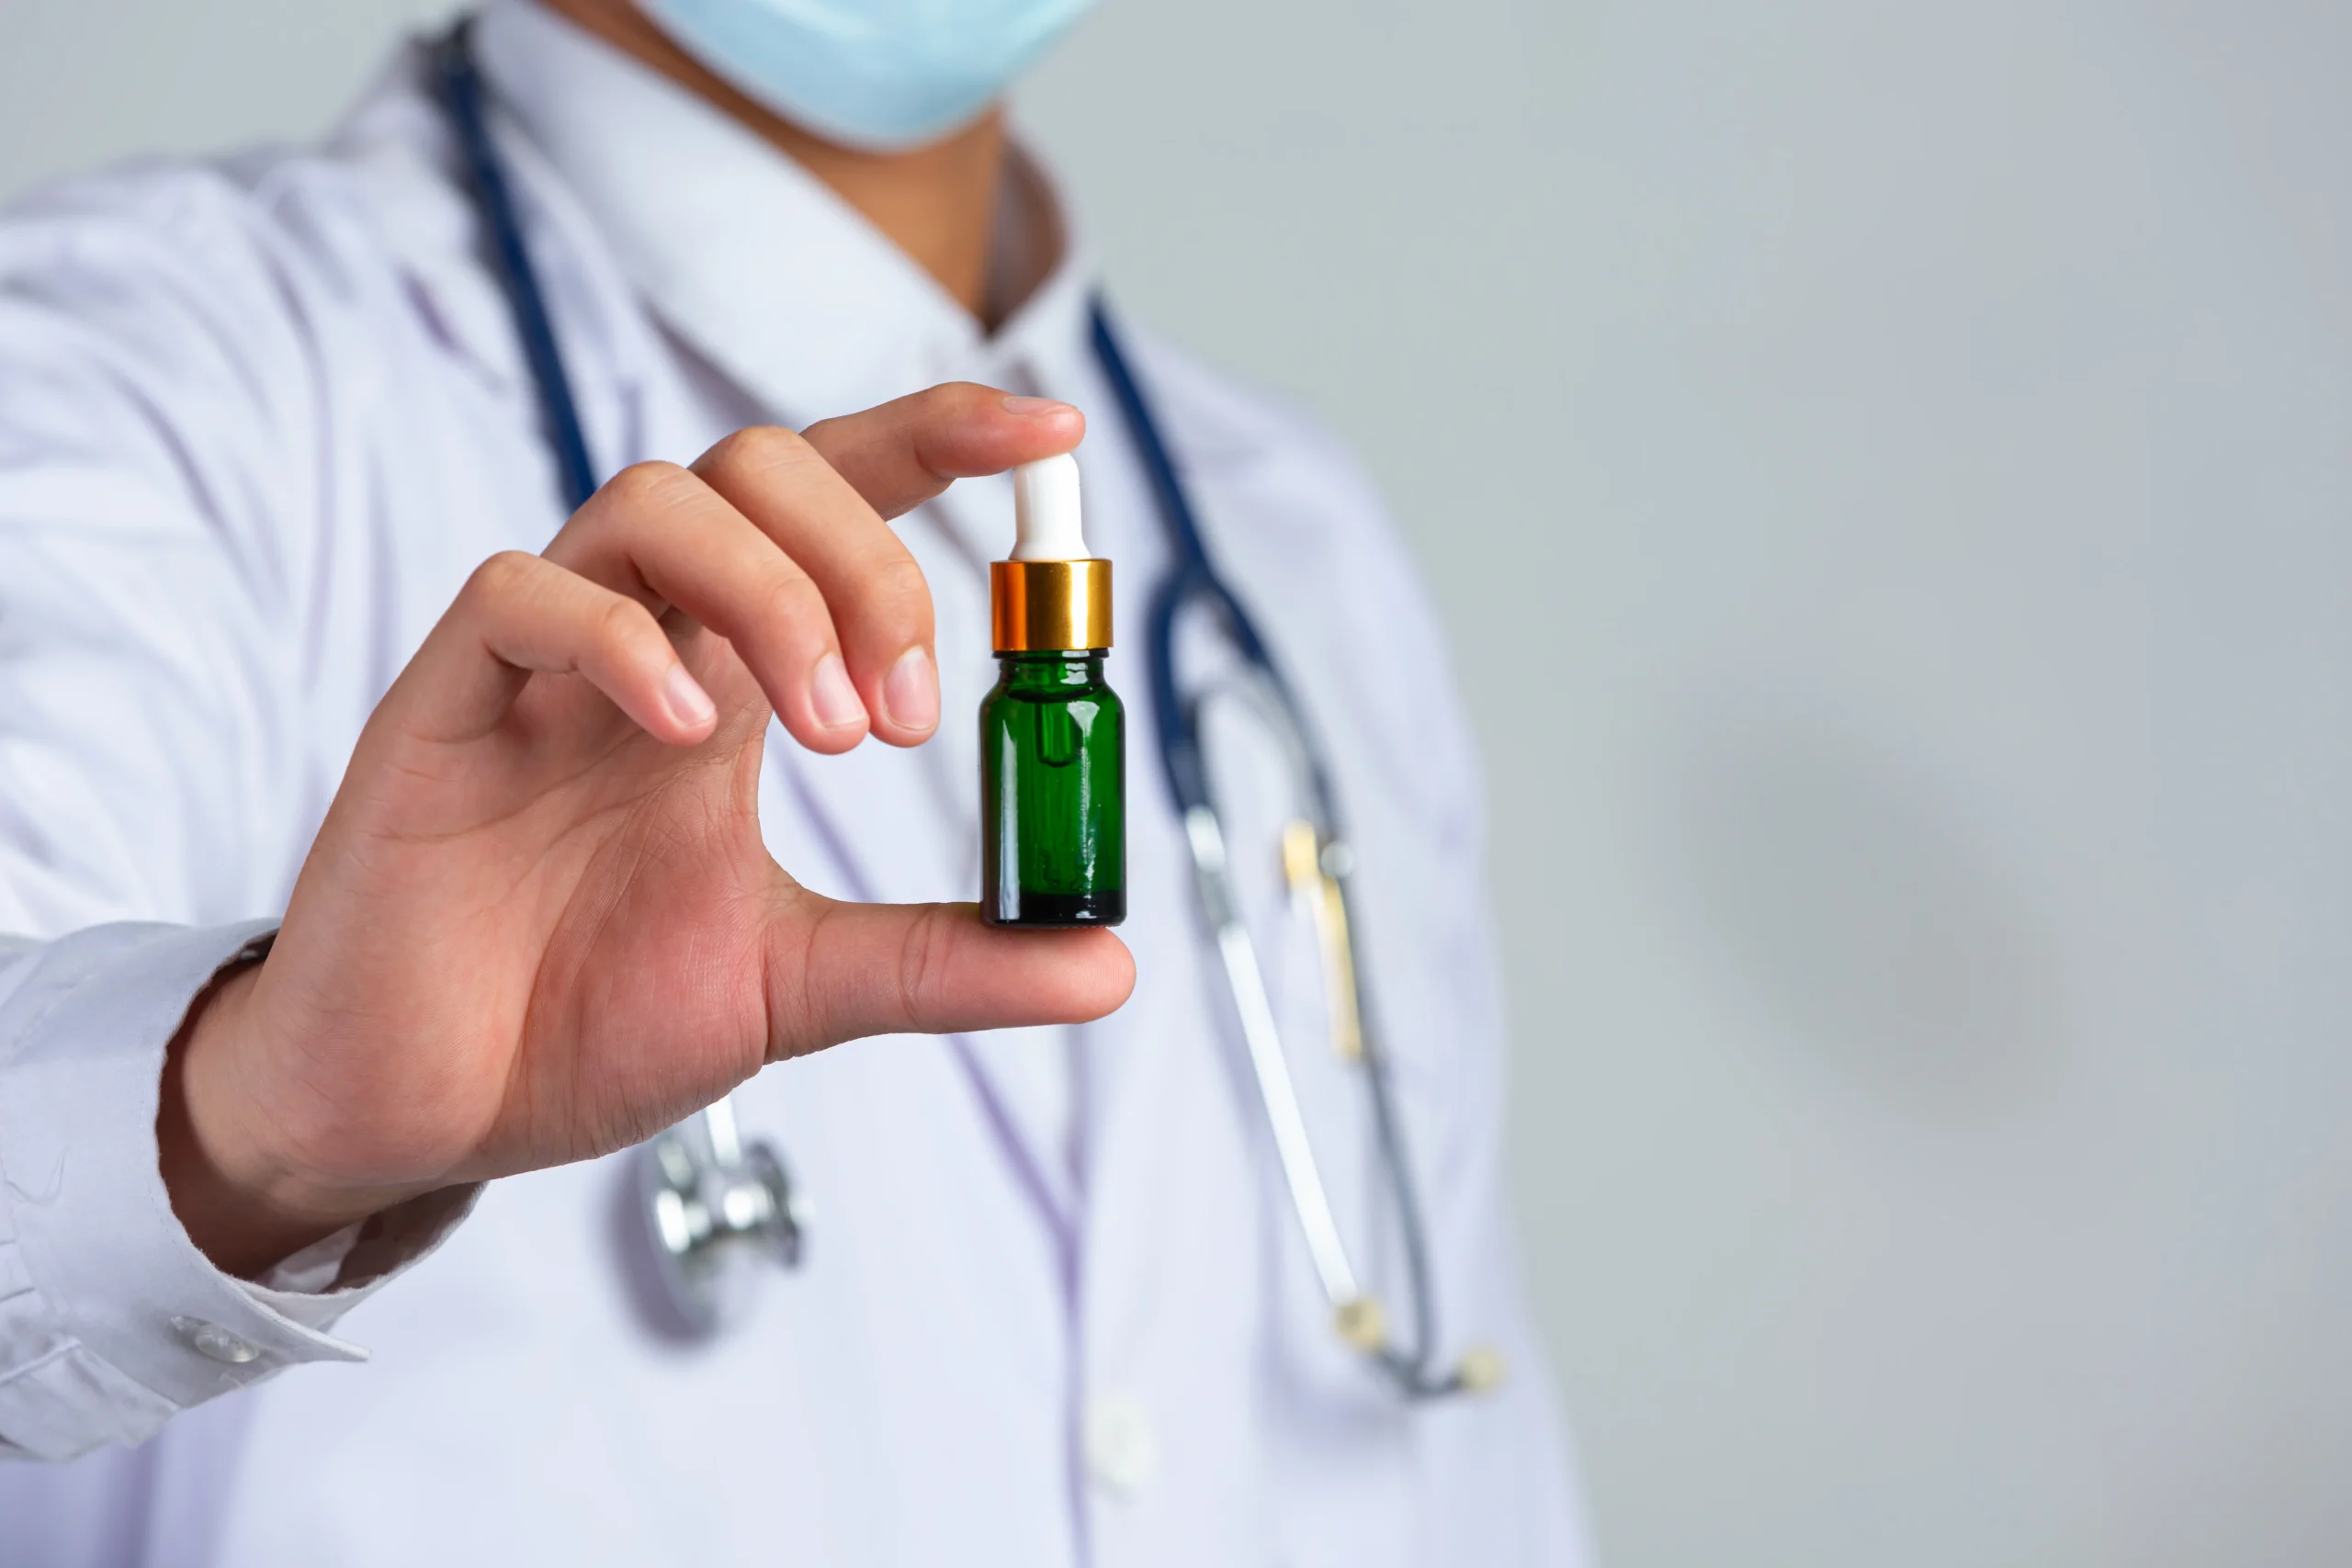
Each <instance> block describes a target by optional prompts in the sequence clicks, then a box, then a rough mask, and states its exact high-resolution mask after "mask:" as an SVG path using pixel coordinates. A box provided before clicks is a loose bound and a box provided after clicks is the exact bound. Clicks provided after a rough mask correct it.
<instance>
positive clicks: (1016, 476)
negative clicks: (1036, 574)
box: [1011, 452, 1093, 560]
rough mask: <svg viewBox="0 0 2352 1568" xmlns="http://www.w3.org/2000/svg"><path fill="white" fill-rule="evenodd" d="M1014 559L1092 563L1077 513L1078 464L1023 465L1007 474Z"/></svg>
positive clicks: (1066, 458)
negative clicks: (1010, 476)
mask: <svg viewBox="0 0 2352 1568" xmlns="http://www.w3.org/2000/svg"><path fill="white" fill-rule="evenodd" d="M1092 558H1093V557H1092V556H1091V555H1090V554H1089V553H1088V551H1087V548H1086V530H1085V527H1084V525H1083V524H1082V523H1081V522H1080V516H1079V509H1078V459H1077V458H1075V457H1071V456H1070V455H1069V453H1067V452H1065V453H1063V454H1062V455H1061V456H1060V457H1046V458H1041V459H1039V460H1038V461H1037V462H1035V463H1023V464H1022V465H1021V466H1020V467H1018V468H1014V469H1013V470H1012V556H1011V559H1013V560H1091V559H1092Z"/></svg>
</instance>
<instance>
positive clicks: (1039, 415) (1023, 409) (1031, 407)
mask: <svg viewBox="0 0 2352 1568" xmlns="http://www.w3.org/2000/svg"><path fill="white" fill-rule="evenodd" d="M1068 411H1069V404H1068V403H1059V402H1056V401H1055V400H1053V399H1051V398H1021V397H1013V396H1011V395H1009V394H1008V395H1007V396H1006V398H1005V400H1004V412H1007V413H1017V414H1019V415H1020V416H1021V417H1022V418H1023V419H1043V418H1045V417H1046V415H1047V414H1056V413H1063V412H1068Z"/></svg>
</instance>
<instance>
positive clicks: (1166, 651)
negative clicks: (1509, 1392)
mask: <svg viewBox="0 0 2352 1568" xmlns="http://www.w3.org/2000/svg"><path fill="white" fill-rule="evenodd" d="M1091 336H1092V339H1093V344H1094V354H1095V357H1096V358H1097V359H1098V360H1099V361H1100V362H1101V363H1102V366H1103V374H1104V376H1105V378H1107V379H1108V380H1109V381H1110V383H1111V389H1112V393H1113V395H1114V397H1115V398H1116V399H1117V400H1118V404H1119V412H1120V413H1121V414H1122V415H1123V416H1124V417H1125V421H1126V424H1127V431H1128V434H1129V436H1130V437H1131V438H1132V439H1133V440H1134V442H1135V444H1136V452H1137V454H1138V455H1139V456H1140V457H1141V458H1142V460H1143V466H1144V470H1145V473H1146V475H1147V477H1148V479H1150V481H1151V489H1152V494H1153V497H1154V499H1155V500H1156V501H1157V502H1159V513H1160V517H1161V520H1162V522H1163V523H1164V525H1165V526H1166V529H1167V534H1168V539H1169V543H1170V547H1171V551H1172V554H1173V555H1174V560H1173V561H1172V562H1171V563H1170V569H1169V574H1168V578H1167V580H1166V581H1164V582H1163V583H1162V584H1161V585H1160V588H1159V593H1158V595H1157V596H1156V597H1155V599H1154V601H1153V604H1152V606H1151V616H1150V657H1151V695H1152V721H1153V725H1154V728H1155V730H1156V731H1157V734H1158V737H1159V754H1160V761H1161V764H1162V767H1163V770H1164V772H1165V773H1166V774H1167V779H1168V788H1169V794H1170V797H1171V799H1172V800H1173V802H1174V804H1175V807H1176V811H1177V815H1178V817H1179V818H1180V819H1181V820H1182V823H1183V826H1184V840H1185V845H1186V848H1187V849H1188V850H1189V852H1191V856H1192V861H1193V883H1194V886H1195V889H1196V891H1197V892H1198V894H1199V897H1200V903H1201V910H1202V914H1203V917H1204V919H1205V920H1206V922H1207V924H1208V927H1209V931H1210V936H1211V939H1212V940H1213V941H1214V942H1215V943H1216V949H1217V956H1218V961H1219V964H1220V965H1221V966H1222V967H1223V969H1224V971H1225V976H1226V984H1227V989H1228V990H1229V991H1230V992H1231V994H1232V998H1233V1004H1234V1011H1235V1014H1236V1016H1237V1018H1238V1021H1239V1023H1240V1026H1241V1033H1242V1042H1243V1045H1244V1047H1245V1049H1246V1051H1247V1054H1248V1055H1249V1058H1250V1074H1251V1076H1252V1077H1253V1078H1255V1080H1256V1082H1257V1086H1258V1092H1259V1099H1260V1100H1261V1102H1262V1104H1263V1105H1264V1107H1265V1111H1266V1122H1267V1127H1268V1131H1269V1132H1270V1134H1272V1139H1273V1144H1274V1154H1275V1159H1276V1162H1277V1163H1278V1164H1279V1166H1280V1167H1281V1169H1282V1176H1283V1186H1284V1188H1285V1189H1286V1190H1287V1191H1288V1193H1289V1196H1290V1201H1291V1208H1292V1210H1293V1212H1294V1213H1295V1216H1296V1218H1297V1220H1298V1225H1299V1231H1300V1234H1301V1235H1302V1237H1303V1238H1304V1239H1305V1241H1306V1249H1307V1255H1308V1258H1310V1260H1311V1261H1312V1262H1313V1264H1314V1268H1315V1274H1316V1279H1317V1283H1318V1284H1319V1285H1320V1286H1321V1288H1322V1292H1323V1296H1324V1301H1325V1303H1326V1304H1327V1305H1329V1308H1330V1311H1331V1314H1332V1323H1333V1325H1334V1327H1335V1328H1336V1329H1337V1331H1338V1333H1339V1335H1340V1338H1342V1339H1344V1340H1345V1341H1347V1342H1348V1344H1350V1345H1351V1346H1352V1347H1354V1348H1356V1349H1358V1350H1360V1351H1362V1352H1363V1354H1364V1355H1366V1356H1367V1357H1369V1358H1370V1359H1371V1360H1372V1361H1373V1363H1374V1365H1376V1366H1378V1367H1379V1368H1380V1369H1381V1370H1382V1371H1384V1372H1385V1374H1386V1375H1387V1376H1388V1378H1389V1380H1390V1381H1391V1382H1394V1383H1395V1384H1396V1385H1397V1389H1398V1390H1399V1391H1400V1392H1402V1393H1404V1394H1405V1395H1406V1396H1407V1397H1408V1398H1410V1399H1416V1400H1419V1399H1434V1398H1440V1397H1442V1396H1444V1395H1447V1394H1452V1393H1469V1392H1477V1391H1480V1390H1484V1389H1486V1388H1488V1387H1491V1386H1493V1384H1494V1383H1495V1382H1498V1380H1499V1378H1500V1377H1501V1372H1502V1365H1501V1361H1500V1359H1499V1358H1498V1356H1497V1355H1496V1354H1495V1353H1494V1352H1493V1351H1492V1350H1490V1349H1487V1348H1472V1349H1470V1350H1468V1351H1467V1352H1465V1353H1464V1355H1463V1356H1462V1357H1461V1359H1459V1360H1457V1361H1456V1362H1455V1363H1454V1364H1453V1366H1451V1367H1441V1366H1439V1365H1438V1361H1437V1344H1436V1315H1435V1306H1434V1303H1433V1293H1434V1292H1433V1290H1432V1287H1431V1282H1430V1258H1429V1236H1428V1228H1427V1225H1426V1224H1425V1223H1424V1218H1423V1213H1422V1210H1421V1204H1420V1199H1419V1193H1418V1192H1417V1191H1416V1190H1415V1188H1414V1183H1413V1174H1412V1165H1411V1161H1410V1160H1409V1159H1408V1157H1407V1154H1406V1149H1405V1139H1404V1128H1403V1126H1402V1124H1401V1122H1400V1121H1399V1119H1398V1117H1397V1107H1396V1102H1395V1097H1394V1096H1393V1095H1392V1094H1391V1093H1390V1089H1389V1072H1388V1064H1387V1059H1386V1057H1385V1055H1384V1054H1383V1053H1382V1051H1381V1049H1380V1045H1379V1035H1378V1031H1377V1030H1376V1029H1375V1028H1374V1023H1373V1020H1372V1016H1371V1009H1370V1006H1369V1003H1368V999H1367V998H1366V996H1365V994H1364V989H1363V980H1362V976H1361V973H1360V971H1359V969H1358V966H1357V964H1356V962H1355V954H1354V951H1353V944H1352V939H1351V934H1350V933H1351V930H1352V928H1353V921H1352V919H1351V908H1352V901H1351V895H1350V888H1349V883H1350V879H1351V875H1352V873H1353V870H1354V855H1353V853H1352V852H1351V850H1350V849H1349V847H1348V843H1347V840H1346V837H1345V835H1344V834H1343V833H1342V831H1341V829H1340V814H1339V807H1338V805H1337V802H1336V799H1335V797H1334V794H1333V791H1332V787H1331V780H1330V774H1329V771H1328V770H1327V769H1326V768H1325V766H1324V764H1323V757H1322V751H1321V750H1320V748H1319V747H1317V744H1316V741H1315V737H1314V734H1313V732H1312V730H1311V729H1310V728H1309V727H1308V726H1307V723H1306V717H1305V715H1304V713H1303V711H1302V710H1301V708H1300V707H1299V705H1298V702H1297V700H1296V698H1295V696H1294V695H1293V694H1292V692H1291V689H1290V685H1289V682H1286V681H1285V680H1283V675H1282V671H1281V670H1280V669H1279V668H1278V667H1277V666H1276V664H1275V662H1274V658H1273V654H1272V650H1271V649H1269V648H1268V647H1267V645H1266V641H1265V639H1264V638H1263V637H1261V636H1260V635H1259V633H1258V628H1257V626H1256V625H1255V624H1254V623H1253V622H1252V621H1251V620H1250V615H1249V612H1248V611H1246V610H1244V609H1243V608H1242V606H1241V601H1240V600H1239V599H1238V597H1237V596H1236V595H1235V594H1234V592H1233V590H1232V589H1231V588H1230V587H1228V586H1227V583H1226V581H1225V580H1224V578H1223V577H1222V576H1221V575H1220V574H1219V573H1218V572H1217V570H1216V566H1215V565H1214V563H1213V562H1212V561H1211V560H1210V558H1209V553H1208V547H1207V544H1206V542H1205V541H1204V539H1203V538H1202V536H1201V530H1200V524H1199V521H1198V519H1197V518H1196V517H1195V515H1194V513H1193V505H1192V499H1191V497H1190V496H1189V495H1188V494H1187V493H1186V491H1185V489H1184V483H1183V479H1182V477H1181V476H1180V475H1179V474H1178V473H1177V471H1176V465H1175V461H1174V459H1173V457H1171V456H1170V452H1169V450H1168V446H1167V443H1166V442H1165V441H1164V440H1163V439H1162V438H1161V436H1160V433H1159V420H1158V419H1157V418H1155V417H1154V416H1153V413H1152V412H1151V406H1150V402H1149V400H1148V398H1146V396H1145V395H1144V390H1143V387H1142V385H1141V383H1140V382H1138V381H1137V380H1136V375H1135V372H1134V370H1133V368H1132V367H1130V366H1129V364H1128V361H1127V356H1126V354H1125V350H1124V348H1123V347H1122V346H1121V344H1120V343H1119V337H1118V333H1117V332H1116V331H1115V330H1114V328H1113V327H1112V325H1111V319H1110V315H1109V312H1108V311H1107V310H1104V308H1103V302H1102V300H1101V299H1095V300H1094V301H1093V303H1092V305H1091ZM1188 610H1195V611H1199V612H1201V613H1203V614H1205V615H1208V616H1209V617H1211V618H1212V619H1213V620H1214V621H1215V622H1216V625H1217V626H1218V627H1219V629H1221V630H1222V631H1223V632H1224V633H1225V635H1226V636H1227V637H1228V638H1229V639H1230V640H1231V642H1232V644H1233V646H1234V649H1235V651H1237V652H1238V653H1239V654H1240V655H1241V658H1242V660H1243V663H1244V666H1245V668H1246V670H1247V671H1248V675H1249V677H1250V680H1251V682H1252V683H1253V685H1254V687H1255V694H1256V695H1257V697H1258V699H1259V701H1258V703H1257V706H1258V707H1259V708H1260V709H1261V712H1262V714H1263V715H1264V716H1265V717H1266V719H1267V721H1268V724H1269V726H1270V727H1271V728H1272V729H1273V730H1274V731H1275V733H1276V734H1277V735H1278V736H1279V737H1280V738H1281V739H1282V740H1283V743H1284V748H1283V749H1284V750H1285V752H1286V754H1287V755H1288V757H1289V759H1290V762H1291V769H1292V773H1293V775H1294V779H1293V784H1294V787H1295V791H1296V793H1297V795H1298V796H1299V798H1300V800H1301V803H1302V805H1303V807H1304V809H1303V812H1302V815H1301V816H1300V818H1298V819H1296V820H1295V821H1293V822H1292V823H1291V824H1290V826H1289V828H1288V829H1286V830H1285V832H1284V835H1283V840H1284V842H1283V859H1284V869H1285V874H1286V875H1287V876H1288V878H1289V880H1290V883H1291V886H1292V889H1293V894H1294V897H1295V898H1296V899H1297V900H1298V901H1300V902H1302V903H1304V904H1306V905H1307V906H1308V907H1309V908H1310V910H1311V912H1312V916H1313V919H1314V920H1315V925H1316V932H1317V942H1318V943H1319V944H1320V945H1321V947H1322V949H1323V953H1324V963H1325V969H1326V974H1327V976H1328V979H1329V985H1330V987H1331V989H1330V993H1329V994H1330V997H1331V1011H1332V1017H1333V1032H1334V1044H1335V1046H1336V1047H1337V1048H1338V1049H1339V1051H1340V1054H1341V1055H1343V1056H1346V1057H1348V1058H1350V1059H1351V1060H1353V1061H1354V1062H1355V1063H1357V1065H1359V1066H1361V1067H1362V1068H1363V1078H1364V1083H1365V1086H1366V1088H1367V1090H1368V1092H1369V1096H1370V1099H1371V1101H1372V1112H1373V1125H1374V1137H1375V1140H1376V1142H1377V1145H1378V1147H1379V1152H1380V1163H1381V1167H1382V1169H1383V1171H1384V1173H1385V1178H1386V1181H1387V1185H1388V1188H1389V1195H1390V1198H1391V1201H1393V1203H1394V1205H1395V1208H1396V1213H1397V1230H1398V1232H1399V1234H1400V1237H1401V1239H1402V1242H1403V1246H1404V1253H1405V1274H1406V1290H1407V1293H1408V1297H1409V1299H1410V1301H1411V1304H1412V1319H1413V1324H1412V1338H1411V1345H1410V1348H1405V1347H1403V1346H1400V1345H1399V1344H1398V1343H1397V1341H1396V1339H1395V1337H1394V1335H1393V1325H1391V1324H1390V1323H1389V1322H1388V1320H1387V1313H1386V1311H1385V1308H1384V1307H1383V1305H1382V1303H1381V1302H1380V1300H1379V1298H1378V1297H1376V1296H1374V1295H1373V1294H1371V1293H1369V1292H1367V1291H1366V1290H1365V1289H1364V1288H1363V1280H1362V1278H1361V1277H1360V1276H1359V1275H1358V1274H1357V1272H1356V1269H1355V1268H1354V1265H1353V1264H1352V1262H1351V1260H1350V1258H1349V1254H1348V1249H1347V1245H1346V1243H1345V1241H1344V1240H1343V1239H1342V1238H1341V1236H1340V1228H1339V1222H1338V1220H1337V1218H1336V1217H1335V1216H1334V1215H1333V1213H1332V1211H1331V1203H1330V1198H1329V1192H1328V1191H1327V1190H1326V1189H1325V1187H1324V1183H1323V1177H1322V1171H1321V1168H1320V1167H1319V1165H1318V1163H1317V1160H1316V1158H1315V1150H1314V1145H1313V1144H1312V1142H1311V1141H1310V1140H1309V1138H1308V1137H1307V1134H1306V1121H1305V1118H1304V1117H1303V1116H1302V1115H1301V1113H1300V1111H1299V1105H1298V1092H1297V1087H1296V1085H1295V1083H1294V1082H1293V1080H1292V1077H1291V1072H1290V1065H1289V1059H1288V1057H1287V1055H1285V1054H1284V1052H1283V1043H1282V1037H1281V1032H1280V1030H1279V1029H1278V1028H1277V1027H1276V1025H1275V1022H1274V1015H1273V1009H1272V1004H1271V1002H1270V1000H1269V999H1268V997H1267V994H1266V985H1265V974H1264V970H1263V968H1262V967H1261V965H1260V964H1259V962H1258V954H1257V949H1256V945H1255V944H1254V943H1253V942H1251V940H1250V932H1249V928H1248V927H1247V926H1246V925H1245V924H1244V923H1243V921H1242V919H1241V915H1240V909H1239V906H1238V902H1237V901H1236V899H1235V897H1234V895H1233V884H1232V872H1231V866H1230V862H1229V859H1228V855H1227V845H1226V835H1225V824H1224V820H1223V818H1221V817H1220V816H1219V815H1218V812H1217V808H1216V798H1215V795H1214V792H1213V791H1212V789H1211V787H1210V783H1209V776H1208V769H1207V766H1206V762H1205V759H1204V753H1203V749H1202V745H1201V709H1202V699H1200V698H1197V697H1187V696H1186V695H1185V694H1183V692H1182V690H1181V688H1180V686H1179V684H1178V682H1177V678H1176V635H1177V624H1178V622H1179V620H1180V619H1181V618H1182V616H1183V615H1184V614H1185V612H1186V611H1188Z"/></svg>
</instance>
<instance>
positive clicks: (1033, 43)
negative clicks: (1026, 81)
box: [637, 0, 1092, 152]
mask: <svg viewBox="0 0 2352 1568" xmlns="http://www.w3.org/2000/svg"><path fill="white" fill-rule="evenodd" d="M1091 3H1092V0H637V4H638V6H639V9H641V10H643V11H644V12H645V13H646V15H648V16H649V17H652V18H653V19H654V20H655V21H656V22H658V23H659V24H660V25H661V27H662V30H663V31H664V32H667V33H668V34H669V35H670V36H671V38H673V39H675V40H676V41H677V43H678V44H679V45H680V47H682V48H684V50H686V51H688V52H689V53H691V54H693V55H695V57H696V58H697V59H699V60H700V61H701V62H703V63H704V64H706V65H707V66H709V67H710V68H711V69H712V70H713V71H716V72H717V73H718V74H719V75H721V76H724V77H725V78H727V80H728V81H729V82H731V83H733V84H734V85H736V86H737V87H739V88H741V90H742V91H743V92H745V93H747V94H749V95H750V96H752V97H753V98H756V99H758V100H759V101H760V102H761V103H763V104H764V105H766V106H767V107H770V108H772V109H774V110H775V111H776V113H778V114H780V115H782V116H784V117H785V118H786V119H789V120H791V121H793V122H794V123H795V124H797V125H802V126H805V127H807V128H808V129H809V130H813V131H816V132H817V133H819V134H820V135H822V136H827V137H831V138H832V139H833V140H834V141H841V142H844V143H846V144H848V145H850V146H853V147H865V148H870V149H872V150H874V151H876V152H900V151H904V150H905V149H907V148H910V147H920V146H922V144H923V143H924V142H927V141H936V140H938V139H939V138H940V137H942V136H944V135H945V134H946V133H947V132H949V131H951V130H956V128H957V127H959V126H962V125H965V124H967V123H968V122H969V121H970V120H972V119H973V118H975V117H977V116H978V114H979V113H980V111H981V110H983V109H985V108H986V107H988V106H989V103H991V102H992V101H993V100H994V99H995V98H996V97H997V96H998V95H999V94H1001V93H1002V92H1003V91H1004V89H1005V88H1006V87H1007V86H1009V85H1011V84H1012V79H1013V78H1014V77H1016V76H1018V75H1020V74H1021V73H1022V71H1023V68H1025V67H1026V66H1027V65H1028V64H1029V63H1030V62H1032V61H1034V60H1035V59H1036V58H1037V57H1038V56H1039V55H1041V54H1043V53H1044V52H1045V51H1046V50H1047V49H1048V48H1050V47H1051V46H1052V44H1053V43H1054V41H1055V40H1056V39H1058V38H1060V37H1061V36H1062V34H1063V33H1064V32H1066V31H1068V30H1069V26H1070V24H1071V23H1073V22H1075V21H1076V20H1078V18H1079V17H1080V14H1081V13H1082V12H1084V11H1085V10H1086V8H1087V6H1089V5H1091Z"/></svg>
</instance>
